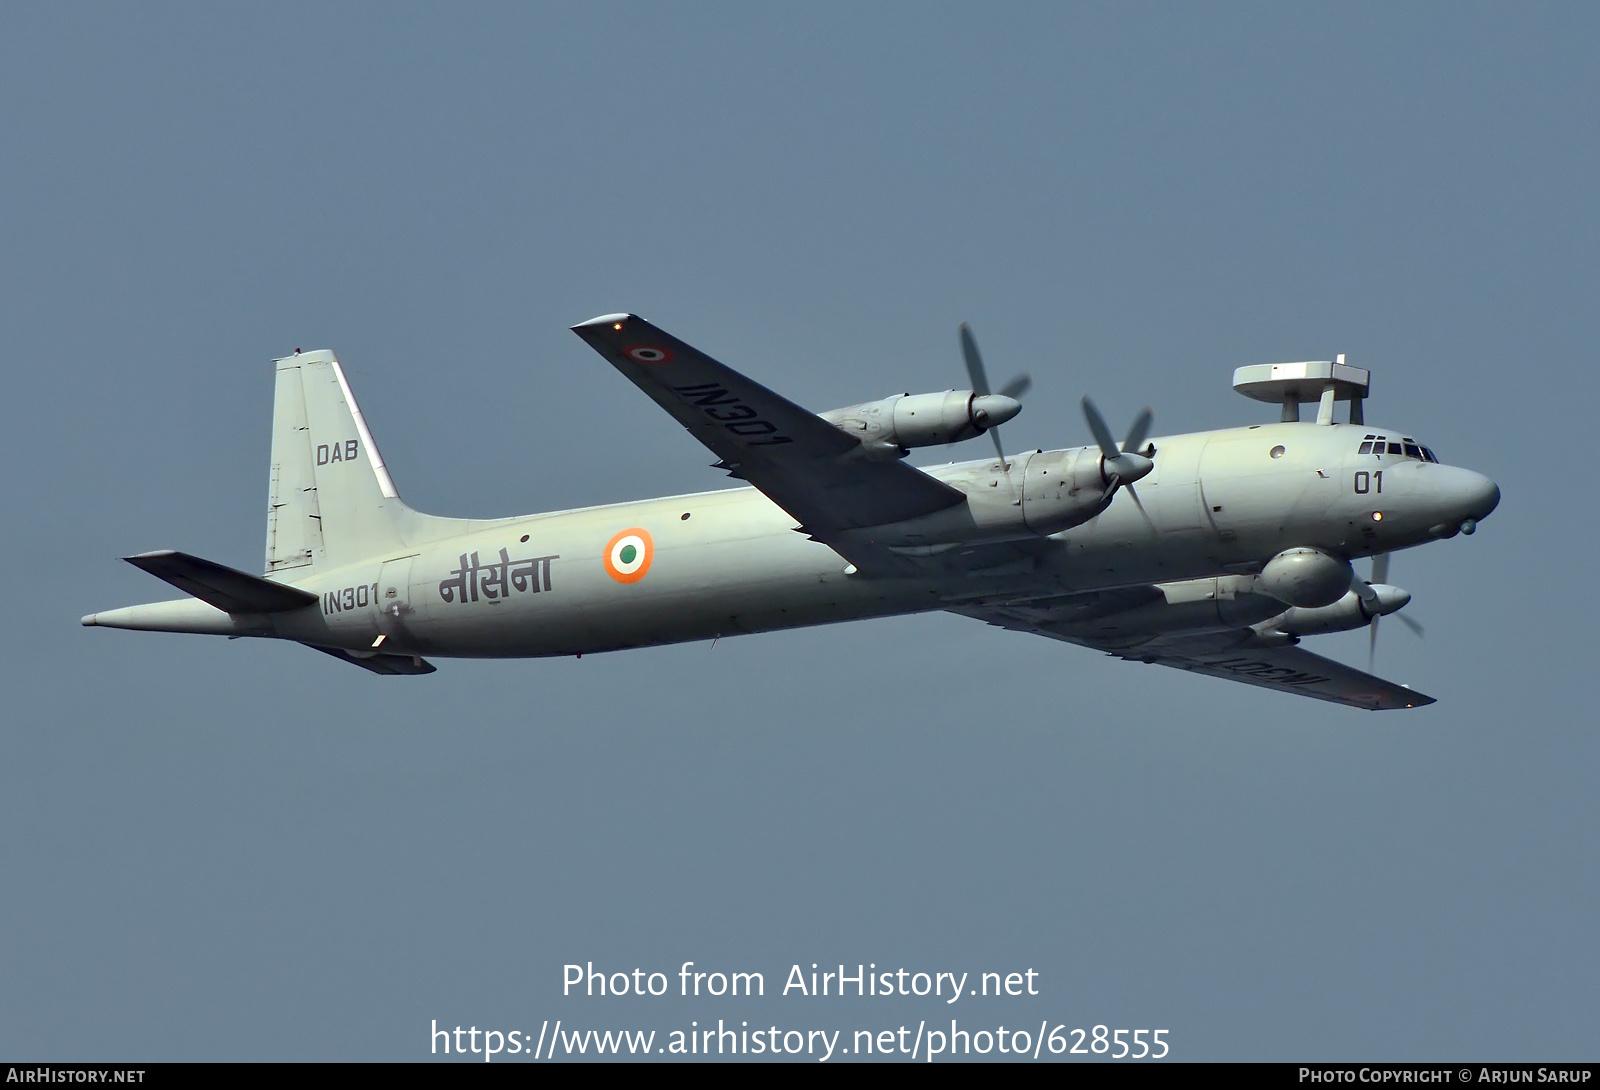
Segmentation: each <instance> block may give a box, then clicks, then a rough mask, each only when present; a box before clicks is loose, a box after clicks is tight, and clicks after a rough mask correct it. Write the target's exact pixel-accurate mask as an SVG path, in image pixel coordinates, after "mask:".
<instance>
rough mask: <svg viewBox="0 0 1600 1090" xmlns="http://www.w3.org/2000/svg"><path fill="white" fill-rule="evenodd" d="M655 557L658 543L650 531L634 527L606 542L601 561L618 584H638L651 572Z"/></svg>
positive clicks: (607, 572)
mask: <svg viewBox="0 0 1600 1090" xmlns="http://www.w3.org/2000/svg"><path fill="white" fill-rule="evenodd" d="M655 556H656V543H655V541H654V540H653V539H652V538H651V537H650V531H649V530H646V529H644V528H643V527H640V526H634V527H632V528H630V529H627V530H624V531H622V532H621V533H620V534H618V535H616V536H615V537H613V538H612V539H611V540H610V541H608V542H606V551H605V553H604V554H602V555H601V557H600V560H601V563H603V564H605V566H606V574H607V575H609V576H611V578H613V579H615V580H616V581H617V582H619V583H637V582H638V581H639V580H641V579H643V578H644V575H645V572H647V571H649V570H650V562H651V561H652V560H654V559H655Z"/></svg>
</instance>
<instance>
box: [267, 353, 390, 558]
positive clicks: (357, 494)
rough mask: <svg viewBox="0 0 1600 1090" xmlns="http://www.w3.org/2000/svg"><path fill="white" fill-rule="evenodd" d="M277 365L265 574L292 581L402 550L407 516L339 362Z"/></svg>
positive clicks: (306, 359) (289, 360) (291, 359)
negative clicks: (328, 568) (305, 575)
mask: <svg viewBox="0 0 1600 1090" xmlns="http://www.w3.org/2000/svg"><path fill="white" fill-rule="evenodd" d="M275 362H276V364H277V369H278V375H277V394H276V399H275V402H274V405H273V412H272V482H271V491H270V493H269V496H270V499H269V500H268V507H267V573H268V574H269V575H270V574H274V573H279V572H281V573H283V575H284V576H285V577H287V578H291V579H292V578H294V577H295V576H297V575H301V574H309V571H310V570H311V569H315V568H318V567H338V566H340V565H343V564H348V563H351V562H352V561H356V560H360V559H362V558H364V557H369V556H373V555H375V554H377V553H380V552H384V551H386V550H392V549H393V548H395V547H396V546H398V545H400V544H401V531H402V526H401V523H402V520H403V519H404V518H405V516H406V514H407V512H406V509H405V507H404V505H402V504H401V502H400V494H399V492H398V491H396V489H395V487H394V482H393V481H392V480H390V479H389V471H388V470H387V469H386V468H384V464H383V458H382V456H380V455H379V454H378V447H377V445H376V444H375V443H374V442H373V441H372V433H371V432H370V431H369V430H368V429H367V423H366V421H365V420H364V419H363V418H362V416H361V410H360V408H359V407H357V405H356V400H355V398H354V397H353V396H352V395H351V393H350V385H349V383H347V382H346V381H345V377H344V372H343V371H342V370H341V369H340V367H339V361H338V360H337V359H335V358H334V355H333V353H332V352H327V351H322V352H300V353H296V354H295V355H293V356H286V357H284V358H283V359H281V360H277V361H275ZM294 569H306V570H305V571H303V572H302V571H296V570H294Z"/></svg>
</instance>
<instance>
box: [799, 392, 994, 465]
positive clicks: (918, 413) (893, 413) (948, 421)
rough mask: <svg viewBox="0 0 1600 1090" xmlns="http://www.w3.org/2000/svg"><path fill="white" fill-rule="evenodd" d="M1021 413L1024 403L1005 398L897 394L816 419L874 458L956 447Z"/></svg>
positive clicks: (837, 410) (950, 393) (964, 393)
mask: <svg viewBox="0 0 1600 1090" xmlns="http://www.w3.org/2000/svg"><path fill="white" fill-rule="evenodd" d="M1021 411H1022V403H1021V402H1020V401H1018V400H1017V399H1016V398H1014V397H1007V396H1006V395H1005V394H983V395H978V394H974V393H973V392H972V391H971V390H946V391H945V392H944V393H942V394H895V395H894V396H893V397H886V398H883V399H882V400H880V401H868V402H864V403H863V404H860V405H847V406H845V407H844V408H842V409H832V410H830V411H828V412H825V413H818V414H817V415H818V416H820V417H822V419H824V420H826V421H827V422H828V423H830V424H832V425H833V426H834V427H836V428H838V429H839V430H840V431H843V432H846V433H848V434H850V435H853V436H855V437H856V438H857V439H859V440H860V441H861V445H862V447H863V449H864V450H865V451H866V452H867V453H868V454H869V455H879V456H882V457H890V458H898V457H904V455H905V454H906V452H907V451H908V450H910V449H911V448H912V447H931V446H936V445H938V444H940V443H957V442H960V441H961V440H963V439H971V438H974V437H975V436H979V435H982V434H983V433H984V432H986V431H988V430H989V429H990V428H992V427H994V426H995V425H997V424H1004V423H1005V422H1006V421H1007V420H1010V419H1011V418H1012V417H1014V416H1016V415H1017V413H1019V412H1021Z"/></svg>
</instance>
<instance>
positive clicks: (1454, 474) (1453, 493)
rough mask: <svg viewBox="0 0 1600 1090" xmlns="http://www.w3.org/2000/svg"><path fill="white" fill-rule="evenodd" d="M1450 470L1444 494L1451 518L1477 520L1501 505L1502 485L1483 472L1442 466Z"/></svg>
mask: <svg viewBox="0 0 1600 1090" xmlns="http://www.w3.org/2000/svg"><path fill="white" fill-rule="evenodd" d="M1439 468H1440V469H1445V470H1448V471H1449V472H1448V473H1447V474H1445V475H1444V480H1443V481H1442V482H1441V483H1442V484H1443V486H1444V487H1443V488H1442V489H1441V491H1442V493H1443V494H1442V496H1441V497H1440V498H1441V499H1442V500H1443V501H1444V504H1443V506H1444V507H1445V508H1446V512H1445V513H1446V516H1447V517H1448V518H1450V519H1451V520H1462V519H1471V520H1473V521H1476V520H1478V519H1481V518H1483V517H1485V516H1486V515H1488V514H1489V512H1491V511H1493V510H1494V509H1495V508H1496V507H1498V506H1499V505H1500V486H1499V485H1497V484H1495V483H1494V482H1493V481H1491V480H1490V479H1489V478H1487V477H1485V476H1484V475H1483V474H1482V473H1474V472H1472V471H1471V470H1470V469H1459V468H1457V467H1455V466H1440V467H1439Z"/></svg>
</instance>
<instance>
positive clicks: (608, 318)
mask: <svg viewBox="0 0 1600 1090" xmlns="http://www.w3.org/2000/svg"><path fill="white" fill-rule="evenodd" d="M635 317H637V315H634V314H602V315H600V316H599V317H598V318H590V319H589V320H588V321H587V322H579V323H578V324H577V325H575V326H573V327H572V328H573V330H575V331H576V330H579V329H593V328H594V327H595V326H603V325H616V324H617V323H618V322H626V321H628V320H629V319H630V318H635Z"/></svg>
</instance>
